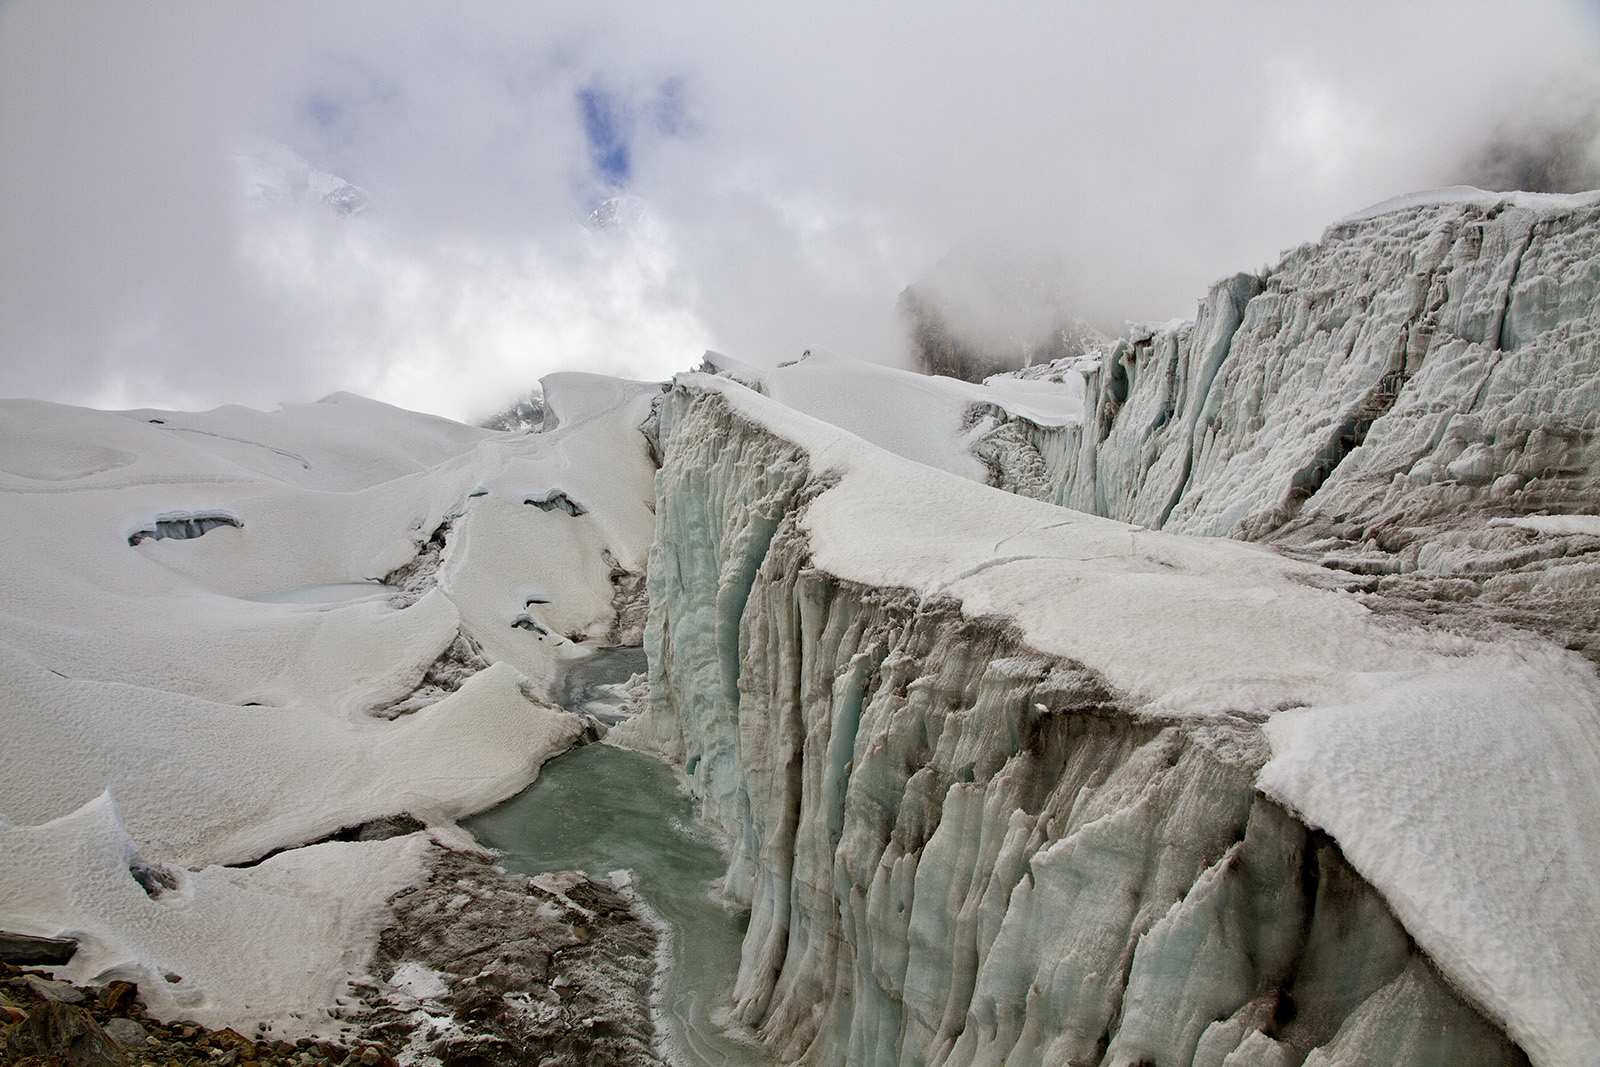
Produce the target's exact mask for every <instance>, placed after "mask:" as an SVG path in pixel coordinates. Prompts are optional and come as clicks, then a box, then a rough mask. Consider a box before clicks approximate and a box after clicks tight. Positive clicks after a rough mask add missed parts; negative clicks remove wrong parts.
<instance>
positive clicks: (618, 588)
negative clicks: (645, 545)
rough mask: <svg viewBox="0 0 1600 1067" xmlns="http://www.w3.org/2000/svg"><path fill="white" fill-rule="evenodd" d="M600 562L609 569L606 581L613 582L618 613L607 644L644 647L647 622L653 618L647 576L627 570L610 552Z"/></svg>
mask: <svg viewBox="0 0 1600 1067" xmlns="http://www.w3.org/2000/svg"><path fill="white" fill-rule="evenodd" d="M601 558H602V559H603V560H604V561H605V565H606V566H607V567H608V568H610V573H609V574H608V575H607V577H608V578H609V579H610V581H611V610H612V611H614V612H616V618H615V619H614V620H613V621H612V623H611V629H610V630H609V631H608V632H607V633H606V643H607V644H610V645H628V646H634V645H642V644H644V624H645V619H646V618H648V617H649V615H650V594H649V592H648V591H647V590H646V589H645V573H644V572H643V571H634V570H629V569H628V568H627V567H624V566H623V565H622V562H621V561H620V560H618V559H617V557H616V556H614V555H612V554H611V550H610V549H609V548H608V549H606V550H605V551H604V553H603V554H602V556H601Z"/></svg>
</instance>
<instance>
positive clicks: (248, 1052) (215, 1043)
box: [211, 1030, 258, 1060]
mask: <svg viewBox="0 0 1600 1067" xmlns="http://www.w3.org/2000/svg"><path fill="white" fill-rule="evenodd" d="M211 1047H212V1048H220V1049H223V1050H224V1051H227V1052H237V1053H238V1054H239V1058H240V1059H241V1060H253V1059H255V1058H256V1056H257V1055H258V1052H257V1049H256V1045H255V1042H254V1041H251V1040H250V1039H249V1038H248V1037H245V1036H244V1035H243V1034H241V1033H239V1032H238V1031H237V1030H218V1031H216V1032H214V1033H213V1034H212V1035H211Z"/></svg>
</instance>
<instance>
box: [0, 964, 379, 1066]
mask: <svg viewBox="0 0 1600 1067" xmlns="http://www.w3.org/2000/svg"><path fill="white" fill-rule="evenodd" d="M62 987H65V988H66V989H68V990H71V991H72V994H73V995H74V996H75V997H76V998H77V999H76V1001H75V1002H73V1003H65V1002H63V1001H61V1000H51V999H47V998H46V997H45V996H44V995H41V993H40V992H39V990H40V989H41V988H43V989H46V990H50V991H52V992H57V991H59V990H60V989H61V988H62ZM256 1034H257V1036H256V1038H255V1039H251V1038H249V1037H246V1036H245V1035H244V1034H242V1033H240V1032H238V1031H237V1030H210V1029H207V1028H206V1027H203V1026H200V1025H199V1024H197V1023H194V1022H189V1021H185V1020H175V1021H171V1022H165V1023H163V1022H160V1021H159V1020H156V1019H152V1018H151V1017H150V1016H149V1015H148V1014H147V1013H146V1009H145V1005H144V1003H143V1002H142V1001H141V1000H140V999H139V994H138V987H137V986H136V985H135V984H134V983H132V982H125V981H113V982H111V983H109V984H108V985H106V987H105V988H104V989H100V990H96V989H94V988H92V987H88V986H73V985H70V984H69V983H66V982H57V981H54V980H51V979H50V978H49V977H48V976H46V975H44V974H41V973H39V972H37V971H22V970H19V969H18V968H16V967H15V966H13V965H11V964H7V963H0V1062H3V1063H6V1064H8V1065H11V1067H192V1065H198V1064H206V1065H207V1067H236V1065H239V1064H250V1065H254V1067H357V1065H361V1067H397V1064H398V1061H397V1060H396V1058H395V1054H394V1049H393V1047H391V1045H390V1044H388V1043H387V1042H386V1041H384V1040H383V1038H382V1037H381V1036H377V1035H358V1037H357V1039H356V1040H354V1041H350V1042H346V1043H339V1042H333V1041H316V1040H312V1039H309V1038H302V1039H301V1040H299V1041H296V1042H293V1043H291V1042H288V1041H279V1040H274V1039H273V1038H272V1037H271V1036H270V1035H269V1034H268V1033H267V1032H266V1029H265V1025H264V1024H263V1025H261V1026H258V1027H257V1030H256Z"/></svg>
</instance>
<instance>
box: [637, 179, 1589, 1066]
mask: <svg viewBox="0 0 1600 1067" xmlns="http://www.w3.org/2000/svg"><path fill="white" fill-rule="evenodd" d="M1441 210H1445V211H1463V210H1465V209H1461V208H1455V207H1452V208H1447V209H1441ZM1429 217H1432V216H1428V215H1427V213H1423V215H1422V216H1419V218H1429ZM1352 225H1357V226H1359V225H1363V224H1352ZM1484 240H1485V242H1486V243H1487V242H1488V241H1489V238H1488V237H1487V236H1486V237H1485V238H1484ZM1308 269H1309V268H1308ZM1328 284H1329V285H1330V286H1331V285H1332V284H1333V280H1332V278H1331V277H1330V278H1329V281H1328ZM1428 286H1429V287H1430V288H1431V287H1432V286H1433V282H1432V281H1429V282H1428ZM1259 287H1260V283H1259V282H1257V281H1250V282H1239V283H1236V284H1234V285H1232V286H1224V287H1223V288H1222V289H1220V290H1218V292H1217V293H1214V294H1213V297H1212V301H1211V303H1210V304H1208V305H1207V306H1208V308H1213V307H1215V308H1216V310H1208V311H1207V312H1206V313H1204V314H1203V315H1202V317H1201V320H1200V321H1199V322H1198V323H1197V324H1196V325H1195V326H1193V327H1192V328H1189V329H1187V330H1182V331H1172V332H1169V333H1167V334H1165V335H1163V336H1164V337H1165V338H1166V340H1164V341H1162V342H1161V343H1162V344H1163V345H1165V346H1166V348H1165V349H1164V351H1167V352H1168V356H1167V357H1166V358H1168V359H1169V364H1170V365H1171V366H1172V367H1175V368H1176V367H1185V368H1188V367H1195V366H1197V367H1200V369H1201V371H1202V372H1203V373H1204V374H1207V375H1210V376H1211V377H1212V378H1215V377H1216V376H1217V372H1218V367H1217V366H1216V364H1218V363H1219V362H1221V361H1220V357H1219V356H1218V353H1217V351H1216V350H1217V346H1218V345H1221V346H1222V347H1223V348H1224V349H1227V348H1229V347H1230V346H1229V343H1228V337H1227V336H1223V335H1225V334H1226V335H1230V336H1231V334H1233V333H1237V332H1238V329H1237V323H1235V324H1234V325H1233V326H1230V327H1229V328H1228V329H1227V330H1224V329H1222V326H1221V324H1222V323H1224V322H1226V321H1227V320H1228V319H1229V317H1230V316H1233V317H1236V318H1238V317H1246V318H1247V317H1248V316H1245V315H1244V308H1245V307H1246V306H1248V304H1249V301H1250V298H1252V297H1254V296H1255V295H1256V293H1255V292H1254V290H1256V289H1259ZM1228 307H1232V308H1233V309H1234V310H1233V311H1231V312H1229V311H1228V310H1227V309H1228ZM1263 313H1264V312H1263ZM1219 316H1220V317H1219ZM1502 332H1503V331H1502ZM1219 338H1220V340H1219ZM1207 339H1210V340H1209V341H1208V340H1207ZM1180 342H1181V343H1180ZM1232 347H1234V348H1236V347H1237V345H1236V344H1235V345H1234V346H1232ZM1330 350H1332V349H1330ZM1132 351H1133V346H1127V347H1125V348H1122V349H1119V355H1118V357H1117V358H1118V359H1121V360H1128V359H1130V358H1131V356H1130V353H1132ZM1151 351H1152V352H1154V351H1155V349H1154V348H1152V349H1151ZM1189 352H1193V353H1200V354H1204V353H1210V357H1209V358H1210V360H1211V362H1210V363H1209V364H1208V363H1207V362H1206V359H1205V358H1200V356H1196V357H1192V358H1191V357H1187V356H1185V357H1184V358H1182V359H1180V358H1179V357H1180V355H1181V354H1183V353H1189ZM1151 358H1152V359H1154V358H1155V357H1154V356H1152V357H1151ZM1439 362H1440V363H1443V362H1444V360H1443V359H1441V360H1440V361H1439ZM1222 365H1223V366H1226V364H1225V363H1223V364H1222ZM1208 366H1209V368H1210V369H1209V370H1207V369H1206V367H1208ZM1424 366H1425V367H1426V366H1427V363H1426V361H1424ZM1197 373H1198V372H1197ZM1283 373H1285V372H1284V371H1283V370H1282V368H1281V367H1280V370H1279V375H1280V376H1281V375H1282V374H1283ZM1352 375H1353V372H1352ZM1103 377H1104V380H1106V381H1109V380H1110V377H1111V374H1110V371H1106V372H1104V375H1103ZM1138 388H1140V387H1139V386H1138V385H1136V384H1133V383H1130V387H1129V393H1128V396H1129V397H1130V398H1137V397H1143V396H1145V395H1146V394H1145V393H1140V392H1137V391H1136V390H1137V389H1138ZM1351 388H1352V389H1354V387H1353V386H1352V387H1351ZM1357 392H1359V390H1357ZM1173 395H1176V396H1178V397H1179V399H1180V400H1182V399H1183V397H1184V396H1191V398H1192V397H1194V396H1198V397H1199V399H1191V400H1190V401H1188V402H1187V406H1183V405H1178V406H1175V408H1174V413H1173V415H1171V416H1169V418H1168V422H1170V423H1172V424H1173V425H1174V426H1178V427H1181V426H1182V425H1185V424H1187V425H1189V426H1190V427H1191V431H1193V427H1196V426H1202V425H1203V424H1204V418H1205V415H1204V413H1205V412H1206V411H1207V410H1208V409H1207V407H1206V401H1205V399H1204V398H1205V397H1206V396H1215V395H1220V394H1218V393H1217V392H1216V390H1215V388H1214V387H1213V388H1211V389H1209V390H1206V389H1198V391H1197V392H1191V393H1190V394H1185V393H1182V392H1181V391H1180V392H1178V393H1176V394H1173ZM1104 402H1105V400H1104V398H1103V397H1100V396H1096V399H1095V404H1096V410H1097V411H1098V410H1099V409H1100V406H1101V405H1103V404H1104ZM1123 403H1125V404H1127V405H1129V406H1130V407H1131V406H1132V404H1133V403H1134V400H1133V399H1129V400H1125V401H1123ZM1261 403H1263V404H1265V403H1266V401H1265V399H1262V400H1261ZM1180 407H1181V408H1182V414H1181V416H1180V414H1179V408H1180ZM1191 409H1193V410H1191ZM1097 418H1098V415H1097ZM1114 421H1115V420H1114ZM1435 421H1442V422H1443V423H1445V424H1448V423H1449V421H1450V420H1449V418H1448V417H1447V416H1446V417H1444V418H1443V419H1442V420H1440V419H1436V420H1435ZM1086 425H1090V426H1092V425H1094V423H1086ZM1191 431H1181V430H1177V429H1175V430H1174V431H1172V432H1173V433H1174V434H1179V435H1180V436H1182V439H1183V440H1192V439H1196V436H1197V435H1198V439H1199V440H1200V441H1201V442H1202V443H1205V442H1210V441H1212V440H1213V439H1214V438H1215V437H1216V435H1215V434H1214V433H1213V432H1211V431H1204V432H1202V431H1193V432H1191ZM657 433H658V440H659V447H660V451H661V454H662V457H663V467H662V470H661V472H660V473H659V475H658V477H657V487H656V489H657V504H656V507H657V530H656V539H655V542H654V547H653V548H652V552H651V559H650V566H649V578H648V581H649V591H650V600H651V614H650V620H649V624H648V628H647V632H646V648H647V650H648V651H649V654H650V664H651V684H652V690H651V698H650V704H649V707H648V710H647V711H646V712H645V714H644V715H642V716H641V717H640V719H638V720H636V721H635V722H634V723H632V724H629V725H628V726H626V727H624V728H622V730H621V732H622V733H624V734H625V735H627V736H628V739H629V741H630V743H633V744H637V745H641V746H646V747H652V748H655V749H657V750H658V751H661V752H663V753H665V754H667V755H668V756H670V757H671V758H673V759H675V760H677V761H678V762H680V763H681V765H682V766H683V767H684V768H685V770H686V772H687V774H688V776H689V778H690V780H691V782H692V784H693V786H694V788H695V789H696V791H697V792H698V794H699V795H700V796H701V797H702V799H703V803H704V808H705V812H706V814H707V816H708V817H709V818H710V819H711V820H713V821H714V822H715V823H716V824H718V825H719V826H721V827H722V829H723V830H724V831H725V832H726V833H727V835H728V836H729V839H730V840H731V842H732V852H731V864H730V870H729V874H728V879H727V884H728V888H729V891H730V892H732V893H733V894H735V895H736V896H739V897H741V898H743V899H745V900H747V901H748V902H749V903H750V906H751V909H752V916H751V921H750V927H749V932H748V935H747V937H746V940H745V946H744V958H743V963H742V968H741V972H740V977H739V982H738V987H737V990H736V999H737V1003H736V1006H735V1010H736V1013H737V1015H738V1017H739V1019H740V1020H742V1021H743V1022H745V1023H746V1024H748V1025H750V1026H752V1027H754V1028H755V1029H756V1030H757V1031H758V1032H759V1033H760V1034H761V1036H762V1038H763V1039H764V1041H765V1042H766V1043H767V1045H768V1047H769V1048H771V1049H772V1050H773V1051H774V1052H775V1053H777V1054H778V1056H779V1057H780V1058H782V1059H784V1060H793V1059H801V1060H803V1062H806V1063H811V1064H842V1063H850V1064H900V1065H905V1067H912V1065H922V1064H958V1063H959V1064H969V1063H983V1064H990V1063H1002V1062H1003V1063H1006V1064H1010V1065H1018V1064H1045V1063H1050V1064H1063V1063H1105V1064H1118V1065H1134V1064H1161V1065H1165V1064H1191V1063H1194V1064H1211V1065H1221V1064H1227V1065H1229V1067H1242V1065H1245V1064H1272V1065H1279V1064H1300V1063H1307V1064H1322V1065H1327V1064H1335V1063H1358V1062H1383V1063H1393V1064H1400V1063H1406V1064H1424V1063H1427V1064H1431V1063H1441V1064H1442V1063H1467V1062H1471V1063H1482V1064H1489V1063H1506V1064H1515V1063H1523V1062H1526V1061H1527V1060H1528V1059H1531V1060H1532V1062H1534V1063H1536V1064H1540V1065H1557V1064H1574V1065H1575V1064H1580V1063H1587V1062H1593V1061H1594V1059H1595V1057H1596V1056H1597V1055H1600V999H1597V996H1596V990H1597V989H1600V971H1597V970H1596V966H1597V965H1596V962H1595V961H1596V960H1597V959H1600V935H1597V934H1596V931H1597V930H1600V906H1597V901H1596V895H1595V893H1594V891H1593V886H1594V885H1595V884H1596V875H1597V874H1600V837H1597V835H1596V833H1595V831H1594V825H1595V823H1594V816H1595V814H1596V813H1600V787H1597V784H1596V781H1597V779H1596V775H1595V767H1596V765H1597V763H1600V758H1597V755H1596V754H1597V753H1600V724H1597V721H1596V716H1595V708H1596V707H1600V682H1597V680H1596V678H1595V676H1594V673H1593V671H1592V669H1590V668H1589V666H1588V665H1587V664H1585V663H1583V662H1582V661H1581V660H1580V659H1578V658H1577V657H1575V656H1571V655H1570V654H1568V653H1565V652H1562V651H1561V650H1559V649H1556V648H1553V647H1551V646H1549V645H1547V644H1544V643H1542V642H1539V641H1536V640H1534V639H1532V638H1508V639H1506V640H1503V641H1501V642H1499V643H1497V644H1490V643H1487V642H1477V641H1473V640H1469V639H1466V638H1463V637H1461V636H1458V635H1451V634H1445V633H1439V632H1429V631H1422V630H1418V629H1416V628H1398V627H1395V626H1392V625H1389V624H1387V623H1385V621H1384V620H1382V619H1381V618H1380V617H1378V616H1376V615H1375V614H1374V613H1372V612H1371V611H1369V610H1368V609H1367V608H1365V607H1363V606H1362V605H1360V604H1359V603H1357V602H1356V601H1355V600H1354V599H1353V598H1352V597H1351V596H1350V595H1349V594H1347V593H1341V592H1334V591H1329V590H1327V589H1326V588H1318V587H1319V586H1324V587H1325V586H1326V585H1327V582H1326V581H1325V578H1324V576H1325V575H1326V574H1327V572H1326V571H1325V570H1324V569H1323V568H1319V567H1317V566H1315V565H1314V564H1311V563H1306V562H1299V561H1295V560H1292V559H1289V558H1286V557H1284V556H1282V555H1279V554H1275V553H1272V552H1270V551H1267V550H1265V549H1262V548H1258V547H1256V546H1252V545H1249V544H1245V543H1241V542H1239V541H1229V540H1217V539H1210V538H1196V537H1179V536H1174V535H1170V534H1165V533H1159V532H1156V531H1153V530H1149V529H1145V528H1141V527H1138V526H1128V525H1124V524H1122V523H1118V522H1112V521H1107V520H1104V519H1097V518H1093V517H1091V516H1089V515H1085V514H1080V513H1076V512H1072V511H1067V510H1062V509H1059V508H1056V507H1052V506H1050V505H1047V504H1044V503H1039V502H1036V501H1031V500H1027V499H1023V498H1021V497H1019V496H1016V495H1012V494H1007V493H1002V492H997V491H995V490H994V489H992V488H988V487H985V486H983V485H981V484H977V483H976V482H974V481H972V480H970V479H967V478H962V477H958V476H956V475H954V474H951V473H949V472H945V471H940V470H936V469H933V468H932V467H929V466H927V465H925V464H917V463H912V462H908V461H906V460H904V459H902V458H901V457H898V456H895V455H893V454H891V453H890V452H887V451H884V450H882V449H879V448H876V447H874V446H872V445H870V444H868V443H867V442H866V441H864V440H862V439H861V438H860V437H857V436H855V435H854V434H851V433H848V432H845V431H843V430H840V429H839V428H837V427H835V426H831V425H827V424H824V423H822V422H820V421H818V420H816V419H814V418H811V417H808V416H806V415H804V414H801V413H800V412H798V411H796V410H795V409H794V408H792V407H788V406H785V405H783V404H780V403H778V402H776V401H775V400H773V399H771V398H769V397H766V396H762V395H760V394H759V393H758V392H756V391H753V390H751V389H748V388H745V387H743V386H741V385H739V384H737V383H734V382H732V381H729V380H727V379H726V378H719V377H713V376H709V375H688V376H680V378H679V380H678V382H677V384H676V385H675V387H674V389H673V390H672V392H671V393H670V394H669V395H668V396H667V397H666V398H665V400H664V403H663V405H662V407H661V410H660V414H659V420H658V427H657ZM1087 436H1088V433H1087V431H1086V432H1085V439H1087ZM1174 439H1175V440H1176V439H1178V438H1176V437H1175V438H1174ZM1098 446H1099V447H1100V448H1101V449H1103V448H1104V446H1105V443H1104V441H1101V442H1098ZM1082 447H1083V448H1084V449H1087V451H1086V452H1083V453H1082V454H1081V455H1080V458H1079V462H1080V464H1083V463H1088V464H1092V463H1094V462H1096V461H1097V457H1098V456H1100V455H1102V454H1109V453H1105V452H1103V451H1101V450H1097V449H1096V448H1090V447H1089V446H1088V445H1083V446H1082ZM1163 454H1164V453H1163ZM1084 456H1086V457H1087V459H1084V458H1083V457H1084ZM1157 458H1158V459H1159V455H1158V457H1157ZM1172 462H1176V461H1172ZM1258 462H1265V461H1264V460H1258ZM1189 466H1190V470H1189V472H1188V474H1187V476H1186V477H1185V478H1183V479H1181V480H1180V481H1179V482H1172V481H1171V480H1170V479H1169V481H1168V482H1161V481H1159V479H1158V477H1157V475H1156V474H1152V473H1148V472H1147V473H1146V475H1145V476H1144V477H1143V478H1142V480H1139V481H1138V484H1137V485H1136V486H1135V491H1131V492H1129V493H1127V494H1124V496H1123V497H1119V498H1118V499H1125V500H1128V501H1131V502H1133V503H1138V502H1140V501H1144V500H1146V499H1155V498H1156V497H1158V496H1161V495H1162V494H1165V496H1166V497H1170V496H1172V493H1173V490H1172V488H1171V487H1170V486H1171V485H1173V484H1180V485H1182V486H1190V485H1193V486H1195V487H1202V486H1209V485H1212V484H1216V485H1231V484H1233V483H1232V482H1229V481H1227V479H1226V478H1225V477H1224V475H1225V474H1226V471H1227V465H1226V464H1225V463H1222V462H1220V460H1216V459H1214V458H1212V453H1210V452H1206V451H1204V450H1203V449H1202V451H1201V455H1200V458H1199V459H1198V460H1192V461H1191V462H1190V463H1189ZM1291 466H1293V464H1292V463H1288V462H1282V463H1277V464H1276V465H1275V466H1273V467H1271V469H1274V470H1275V469H1278V467H1283V468H1284V469H1285V470H1286V471H1287V470H1288V469H1289V468H1290V467H1291ZM1073 469H1075V470H1079V471H1083V472H1088V471H1089V470H1090V469H1091V467H1090V466H1080V467H1078V468H1073ZM1104 469H1111V468H1110V467H1109V466H1108V467H1106V468H1104ZM1151 469H1152V470H1154V469H1155V468H1154V465H1152V468H1151ZM1162 469H1163V470H1165V468H1164V467H1163V468H1162ZM1093 470H1094V471H1095V472H1096V473H1097V474H1098V472H1099V471H1100V470H1102V468H1100V467H1093ZM1210 472H1216V473H1215V475H1214V478H1213V475H1212V474H1211V473H1210ZM1084 477H1085V478H1088V475H1087V474H1085V475H1084ZM1174 477H1175V476H1174ZM1291 480H1292V479H1291ZM1062 484H1063V485H1069V484H1077V483H1076V482H1075V480H1074V479H1071V478H1068V479H1065V480H1063V482H1062ZM1087 484H1089V485H1091V486H1100V482H1098V481H1094V480H1093V479H1089V480H1088V482H1087ZM1288 488H1289V486H1287V485H1286V486H1285V490H1286V491H1287V489H1288ZM1147 489H1148V491H1147ZM1086 491H1088V490H1086ZM1094 491H1104V490H1103V487H1102V488H1101V489H1096V490H1094ZM1193 493H1194V494H1195V496H1194V499H1195V501H1196V502H1195V503H1192V504H1190V505H1186V506H1185V507H1184V509H1183V510H1182V511H1181V513H1180V512H1178V511H1177V505H1174V507H1173V509H1172V510H1173V513H1174V514H1181V516H1182V519H1181V521H1186V522H1189V523H1191V524H1193V525H1194V526H1199V525H1200V524H1201V522H1202V519H1203V517H1208V516H1214V515H1221V514H1223V513H1224V512H1227V511H1228V509H1226V508H1224V507H1222V506H1221V504H1220V500H1221V499H1222V497H1221V496H1219V497H1218V500H1217V501H1214V502H1211V503H1206V501H1208V500H1210V496H1209V495H1208V494H1206V493H1201V492H1200V491H1199V488H1195V489H1194V490H1193ZM1188 499H1190V498H1189V497H1188V496H1185V495H1184V493H1182V492H1180V493H1178V494H1177V500H1178V503H1179V504H1182V503H1183V501H1185V500H1188ZM1069 502H1070V501H1069ZM1129 506H1130V507H1131V506H1132V504H1130V505H1129ZM1159 510H1167V504H1166V503H1165V502H1163V503H1162V504H1161V505H1160V506H1159ZM1229 514H1231V512H1229ZM1250 514H1254V512H1250ZM1158 517H1161V516H1158ZM1165 517H1167V518H1169V519H1170V518H1171V516H1165ZM1243 517H1244V513H1241V514H1240V515H1239V516H1235V517H1234V518H1232V519H1230V520H1229V521H1230V522H1235V523H1237V522H1238V521H1240V520H1241V518H1243ZM1214 521H1216V522H1220V521H1222V520H1221V519H1216V520H1214ZM1525 1057H1526V1059H1525Z"/></svg>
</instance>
